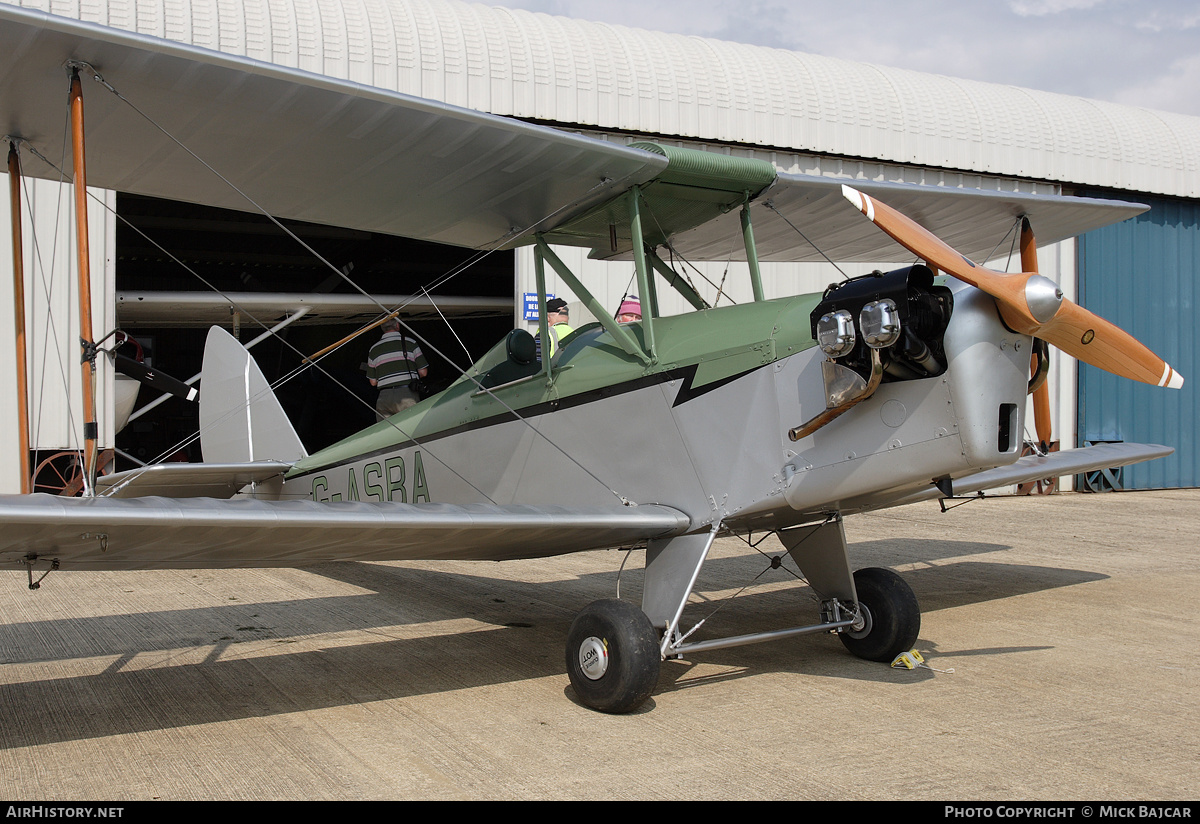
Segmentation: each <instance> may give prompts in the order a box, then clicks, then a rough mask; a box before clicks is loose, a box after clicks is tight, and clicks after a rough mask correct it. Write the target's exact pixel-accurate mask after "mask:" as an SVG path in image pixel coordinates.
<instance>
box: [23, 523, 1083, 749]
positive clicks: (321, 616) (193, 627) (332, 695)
mask: <svg viewBox="0 0 1200 824" xmlns="http://www.w3.org/2000/svg"><path fill="white" fill-rule="evenodd" d="M892 543H894V542H892ZM952 543H953V546H952V547H946V548H945V551H946V552H949V551H951V549H953V550H954V551H955V552H957V554H959V555H963V554H969V553H963V552H962V551H961V549H962V545H961V544H960V543H958V542H952ZM937 544H938V542H936V541H934V542H921V546H922V547H923V549H924V550H925V554H926V557H928V555H929V550H930V548H931V547H933V548H934V549H935V550H936V549H937V546H936V545H937ZM994 549H995V547H991V546H989V547H988V548H987V549H984V550H980V551H994ZM945 557H950V556H948V555H947V556H945ZM633 563H640V560H639V559H634V560H633ZM765 563H766V561H765V559H764V558H763V557H762V556H758V555H739V556H735V557H720V558H714V559H713V560H712V561H710V563H709V564H707V565H706V566H705V568H704V570H703V572H702V574H701V578H700V581H699V584H698V587H697V600H698V602H697V603H693V604H691V605H689V607H688V609H687V610H686V611H685V617H684V623H685V626H691V625H692V623H694V622H695V621H696V620H698V619H699V618H701V617H705V616H706V615H708V614H709V613H711V612H713V610H715V609H717V608H718V606H719V604H720V600H721V599H723V598H725V597H726V596H727V595H728V594H730V592H731V591H736V590H737V588H738V587H740V586H741V585H742V584H743V583H746V582H749V581H751V580H752V579H753V578H754V576H755V575H757V574H758V573H759V572H760V571H761V570H762V569H763V567H764V565H765ZM618 564H619V559H618V558H617V556H616V555H615V554H614V558H613V564H612V567H611V569H612V571H610V572H603V573H587V574H583V575H579V576H577V577H567V578H565V579H562V580H554V581H542V582H536V583H530V582H525V581H519V580H509V579H502V578H493V577H487V576H484V575H474V574H467V573H462V572H447V571H444V570H434V569H425V568H422V567H415V566H393V565H387V564H364V563H340V564H326V565H322V566H319V567H313V568H312V569H311V571H312V572H315V573H317V574H320V575H323V576H327V577H329V578H331V579H335V580H339V581H343V582H346V583H348V584H353V585H355V586H357V587H362V588H366V589H369V590H372V591H373V593H374V594H370V595H362V594H355V595H346V596H336V597H328V598H315V599H312V598H310V599H304V600H297V601H279V602H263V603H252V604H247V603H239V604H237V605H233V606H228V607H227V606H220V607H205V608H198V609H189V610H165V611H161V612H148V613H139V614H127V615H110V616H97V617H86V618H64V619H57V620H53V621H44V622H39V623H37V624H7V625H3V626H0V653H2V654H3V655H4V658H5V661H6V662H8V663H12V662H26V663H29V662H37V661H40V660H48V661H57V660H72V659H78V658H84V657H88V656H114V655H115V656H118V657H117V659H116V660H115V661H114V662H113V663H112V664H111V665H110V666H109V667H108V668H107V669H106V670H105V671H103V672H99V673H96V674H92V675H82V676H74V677H64V678H50V679H43V680H26V681H23V682H19V683H8V684H3V685H0V706H3V707H5V709H6V714H7V716H8V718H9V722H8V723H6V724H5V725H3V726H0V745H2V746H3V747H5V748H10V747H21V746H30V745H33V744H39V743H48V742H55V741H66V740H76V739H86V738H94V737H105V736H110V735H117V734H125V733H130V732H137V731H145V730H154V729H162V728H170V727H180V726H186V725H194V724H205V723H211V722H217V721H228V720H233V719H238V718H245V717H254V716H263V715H273V714H282V713H290V712H297V711H306V710H313V709H320V708H324V707H330V706H343V705H347V704H355V703H365V702H370V701H378V700H390V699H397V698H403V697H406V696H417V695H427V694H434V693H438V692H443V691H449V690H460V689H464V688H472V687H479V686H484V685H490V684H497V683H508V682H515V681H522V680H526V679H531V678H540V677H545V676H562V677H564V679H565V675H564V666H563V658H562V656H563V644H564V643H565V640H566V634H567V630H568V629H569V627H570V623H571V620H572V619H573V616H574V614H575V613H576V612H577V611H578V610H579V609H580V608H582V607H583V606H584V605H585V604H587V603H588V602H590V601H592V600H595V599H598V598H609V597H613V589H614V583H615V581H616V574H615V570H616V567H617V565H618ZM461 566H462V568H470V567H471V566H474V565H468V564H462V565H461ZM773 573H774V574H776V575H780V576H782V575H783V573H781V572H780V571H778V570H774V571H773ZM1104 577H1105V576H1103V575H1099V574H1096V573H1093V572H1088V571H1083V570H1072V569H1060V568H1048V567H1036V566H1029V565H1020V564H1003V563H990V562H980V561H954V562H944V563H941V564H938V565H931V566H929V567H926V568H919V569H916V570H911V571H908V572H905V578H906V580H908V582H909V583H910V585H911V586H912V587H913V589H914V591H915V592H916V594H917V597H918V599H919V600H920V601H921V602H922V606H923V609H924V611H926V612H929V611H933V610H939V609H948V608H952V607H956V606H962V605H966V604H972V603H980V602H985V601H989V600H994V599H997V598H1007V597H1011V596H1014V595H1021V594H1026V593H1030V592H1037V591H1042V590H1046V589H1052V588H1055V587H1063V586H1071V585H1073V584H1078V583H1085V582H1089V581H1095V580H1099V579H1102V578H1104ZM640 578H641V575H640V573H639V572H638V570H636V569H633V570H627V571H626V574H625V576H624V578H623V580H622V592H621V594H622V597H624V598H626V599H632V600H636V599H640V596H641V592H640ZM775 580H777V581H783V580H791V581H793V582H795V579H794V578H793V577H791V576H787V577H786V578H785V577H779V578H777V579H775ZM718 596H719V597H718ZM248 612H249V613H250V614H251V617H250V619H249V623H248V622H247V615H248ZM464 617H466V618H468V619H473V620H474V622H475V625H474V626H473V627H472V628H469V629H465V630H464V629H459V628H454V629H453V630H450V631H446V630H435V632H436V633H437V634H431V635H427V636H423V637H419V638H413V637H396V636H397V635H399V634H406V635H407V634H410V633H402V631H401V630H398V629H396V628H398V627H406V626H417V625H423V624H430V625H432V624H435V623H437V622H442V621H461V619H463V618H464ZM816 620H817V614H816V605H815V603H814V601H813V599H812V596H811V591H810V590H809V589H808V588H807V587H804V586H802V585H800V584H799V583H798V582H795V585H794V586H788V587H782V588H781V587H773V588H769V589H766V590H763V591H756V590H753V589H751V590H747V591H745V592H743V593H742V594H741V595H739V596H738V597H737V598H735V599H734V600H733V601H732V602H731V603H729V604H728V605H727V606H726V607H722V608H720V610H719V612H717V614H716V615H714V616H713V617H712V618H710V619H709V621H708V622H707V623H706V625H705V626H704V627H703V628H702V629H701V630H700V631H699V632H697V633H696V635H695V636H693V638H692V640H701V639H702V638H704V637H720V636H726V635H739V634H745V633H752V632H759V631H766V630H773V629H781V628H784V627H789V626H796V625H808V624H813V623H816ZM338 633H354V637H353V638H352V639H346V640H342V639H333V640H330V641H328V642H327V645H326V646H325V647H323V648H321V649H318V650H313V649H311V648H309V647H310V646H311V642H306V641H304V642H303V643H305V644H306V647H305V648H303V649H300V648H297V649H293V650H289V649H287V646H288V645H291V644H295V643H301V642H302V639H303V638H304V636H309V635H316V636H323V637H322V641H323V642H324V638H325V637H330V636H334V635H336V634H338ZM362 633H367V634H368V635H372V634H374V635H375V637H377V638H378V640H374V641H372V640H365V641H364V640H363V639H362ZM31 640H34V641H36V643H35V644H30V643H28V642H29V641H31ZM248 640H249V641H254V642H255V646H254V647H253V648H250V647H245V648H242V649H243V650H245V652H240V651H239V645H240V644H241V643H242V642H244V641H248ZM270 643H277V644H279V645H280V648H279V650H278V651H272V650H269V649H267V650H266V651H264V650H263V645H264V644H270ZM205 647H209V648H210V651H209V653H208V655H207V656H206V657H205V658H204V659H203V660H201V661H197V660H196V656H195V654H194V651H195V650H196V649H197V648H199V649H203V648H205ZM22 649H24V650H25V652H26V654H20V653H19V651H20V650H22ZM918 649H922V650H923V651H930V647H929V645H928V644H924V643H923V642H922V643H919V644H918ZM174 650H183V651H184V652H183V653H181V655H184V654H186V653H187V651H193V652H192V654H190V655H187V658H188V661H189V662H188V663H179V664H171V663H170V662H166V663H165V664H164V663H163V662H161V661H156V662H155V664H154V665H152V666H149V667H146V668H143V667H142V666H141V663H142V662H138V661H137V660H136V659H137V658H138V656H139V655H140V654H145V655H149V656H151V657H152V656H153V655H154V654H155V653H156V651H168V652H169V651H174ZM1014 651H1020V650H1019V649H1017V648H1012V649H1005V650H992V651H988V652H989V654H995V653H997V652H1014ZM977 652H979V653H980V654H982V653H984V652H985V651H977ZM160 654H161V653H160ZM956 654H959V653H956ZM696 657H697V659H698V662H700V663H704V664H708V665H715V666H716V667H717V668H718V670H719V671H717V672H713V671H711V668H710V667H705V668H704V671H703V672H700V673H696V672H695V671H694V670H695V668H696V664H697V662H691V661H687V662H679V661H670V662H667V664H665V665H664V668H663V676H662V678H661V679H660V683H659V689H658V692H659V693H662V692H664V691H667V690H679V689H690V688H694V687H697V686H701V685H703V684H705V683H711V682H712V681H714V680H725V679H728V678H737V677H742V676H744V675H747V674H751V673H754V672H763V671H781V670H782V671H788V672H795V673H799V674H808V675H816V676H828V677H837V678H850V679H859V680H874V681H878V680H892V679H896V678H903V679H904V680H905V681H912V680H914V678H917V679H920V678H923V677H926V676H929V675H931V673H928V672H924V673H922V672H908V671H893V670H890V669H888V668H886V667H883V666H881V665H880V664H877V663H871V662H866V661H861V660H859V659H857V658H854V657H853V656H851V655H849V653H847V652H845V651H844V650H842V649H841V645H840V644H839V643H838V642H837V641H836V640H833V639H830V638H829V637H828V635H827V634H825V633H817V634H811V635H804V636H799V637H796V638H793V639H790V640H787V641H781V642H776V643H768V644H760V645H754V646H746V647H736V648H731V649H724V650H713V651H710V652H706V653H703V654H700V655H697V656H696ZM479 661H487V662H488V664H487V666H477V665H475V662H479ZM564 685H565V680H564ZM566 692H567V694H568V697H572V696H571V690H570V687H569V686H568V687H566ZM181 696H186V700H182V699H181ZM647 706H648V707H652V706H653V704H652V702H651V703H650V704H648V705H647Z"/></svg>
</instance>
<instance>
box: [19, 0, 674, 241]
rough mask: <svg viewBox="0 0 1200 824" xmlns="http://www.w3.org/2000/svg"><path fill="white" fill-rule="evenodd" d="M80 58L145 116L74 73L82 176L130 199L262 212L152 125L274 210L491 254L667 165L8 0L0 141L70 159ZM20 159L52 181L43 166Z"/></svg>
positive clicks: (534, 128)
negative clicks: (13, 140) (82, 127)
mask: <svg viewBox="0 0 1200 824" xmlns="http://www.w3.org/2000/svg"><path fill="white" fill-rule="evenodd" d="M72 60H73V61H82V62H86V63H87V64H89V65H91V66H93V67H94V68H95V70H96V71H97V72H99V73H100V74H101V75H103V77H104V79H105V81H106V82H108V83H109V84H111V85H112V86H113V87H114V88H115V89H116V90H117V91H119V92H120V93H121V94H122V95H123V96H124V97H125V98H127V99H128V100H129V101H130V103H132V104H134V105H136V106H137V108H138V110H140V111H141V112H144V113H145V115H146V117H143V116H142V115H141V114H139V113H138V112H137V111H135V110H134V109H133V108H132V107H131V106H130V105H128V104H126V103H124V102H122V101H121V100H119V99H118V98H117V97H116V96H115V95H113V94H112V93H110V92H108V91H107V90H106V89H105V88H104V86H102V85H100V84H99V83H92V82H90V77H88V76H87V75H86V74H84V75H81V76H82V79H83V80H84V81H85V84H86V85H85V92H84V94H85V95H86V97H87V100H86V110H87V114H86V121H87V130H86V131H87V146H88V170H87V171H88V184H89V185H92V186H99V187H101V188H106V189H115V190H117V191H122V192H133V193H136V194H144V195H151V196H155V197H164V198H171V199H174V200H182V201H187V202H191V203H204V204H207V205H210V206H220V207H224V208H229V209H238V210H241V211H256V209H255V208H254V206H253V205H252V204H251V203H249V202H248V201H247V200H246V199H245V198H243V197H242V196H241V195H239V194H238V193H237V192H236V191H234V190H233V189H232V188H231V187H230V186H229V185H228V184H227V183H225V182H224V181H222V180H221V179H220V178H219V177H218V176H217V175H216V174H214V173H213V172H211V171H209V170H207V169H206V168H204V166H203V165H201V164H200V163H199V162H198V161H197V160H196V159H195V158H193V157H192V156H191V155H190V154H189V153H188V152H187V151H185V150H184V149H183V148H182V147H180V146H179V145H178V144H176V143H175V142H173V141H172V140H171V139H170V138H169V137H168V136H167V135H166V134H164V132H163V131H160V130H159V128H158V127H157V126H156V125H154V124H158V125H161V126H162V128H163V129H164V130H165V131H166V132H169V133H170V134H171V135H173V136H175V137H176V138H178V139H179V140H180V141H182V142H183V143H184V144H185V145H186V146H187V147H188V148H189V149H191V150H192V151H194V152H195V153H196V154H198V155H199V156H200V157H202V158H204V159H205V160H206V161H207V162H208V163H209V164H211V165H212V166H213V167H214V168H215V169H217V170H218V171H220V173H221V174H222V175H223V176H224V177H225V178H227V179H228V180H229V181H232V182H233V183H235V184H236V185H237V186H238V187H239V188H240V189H242V190H243V191H244V192H246V194H247V195H249V196H250V197H251V198H253V199H254V201H255V202H257V203H258V204H260V205H261V206H262V207H263V208H264V209H266V210H267V211H268V212H270V213H271V214H273V215H275V216H277V217H287V218H293V219H296V220H305V221H312V222H315V223H325V224H333V225H337V226H344V227H349V228H355V229H362V230H366V231H378V232H385V233H389V234H394V235H403V236H406V237H414V238H421V239H425V240H431V241H437V242H442V243H452V244H457V245H459V246H471V247H479V248H484V247H488V246H490V245H492V244H494V243H496V242H497V241H498V240H500V239H502V238H506V237H507V236H508V235H509V233H510V231H511V230H512V229H514V228H516V229H525V228H527V227H531V226H536V225H541V224H543V223H544V222H545V221H546V220H547V218H551V219H552V220H557V219H561V216H560V215H556V212H557V211H558V210H560V209H562V208H563V207H564V206H567V205H568V204H576V206H575V208H586V206H588V205H591V204H592V203H595V202H598V201H600V200H603V199H605V198H607V197H608V196H609V195H610V194H611V187H614V186H618V187H627V186H628V185H630V184H632V183H636V182H639V181H642V180H647V179H649V178H651V177H653V176H654V174H655V172H656V171H657V170H658V169H660V168H662V167H664V166H665V165H666V161H665V160H663V158H661V157H659V156H657V155H654V154H652V153H649V152H644V151H639V150H636V149H628V148H626V147H624V146H618V145H616V144H612V143H604V142H602V141H598V140H589V139H587V138H582V137H579V136H577V135H572V134H569V133H567V132H563V131H559V130H557V129H548V128H542V127H538V126H531V125H529V124H526V123H523V122H521V121H518V120H513V119H510V118H504V117H497V116H494V115H489V114H484V113H482V112H476V111H471V110H467V109H460V108H456V107H453V106H447V105H445V104H442V103H437V102H434V101H430V100H423V99H419V98H414V97H409V96H407V95H402V94H398V93H396V92H389V91H386V90H383V89H379V88H375V87H371V86H364V85H361V84H358V83H353V82H350V81H346V80H337V79H334V78H329V77H323V76H320V75H315V74H310V73H308V72H304V71H300V70H298V69H292V68H287V67H284V66H279V65H275V64H269V63H262V62H259V61H255V60H251V59H249V58H244V57H237V56H233V55H228V54H223V53H220V52H213V51H209V50H207V49H201V48H198V47H195V46H188V45H184V44H181V43H176V42H174V41H170V40H164V39H160V38H153V37H146V36H143V35H138V34H133V33H130V32H126V31H122V30H118V29H112V28H108V27H105V26H98V25H94V24H90V23H84V22H81V21H78V20H73V19H68V18H63V17H56V16H53V15H49V14H45V13H42V12H38V11H33V10H30V9H23V8H16V7H13V6H8V5H0V77H2V78H3V79H4V80H3V84H4V93H3V94H0V134H7V135H11V136H14V137H20V138H23V139H25V140H28V141H29V142H30V143H31V144H33V145H34V146H35V147H36V148H37V149H38V150H39V151H41V152H42V154H44V155H46V156H47V157H49V158H53V159H55V160H57V159H58V158H60V157H62V156H63V154H62V147H63V140H64V131H65V130H64V122H65V120H64V115H65V111H66V110H65V103H66V91H67V77H66V75H65V74H64V72H63V66H64V64H65V63H66V62H67V61H72ZM147 118H150V119H152V120H153V121H154V123H151V122H150V120H148V119H147ZM26 157H27V158H28V156H26ZM23 166H24V171H25V172H26V173H27V174H30V175H34V176H39V177H48V178H52V179H57V178H58V173H57V172H56V171H54V170H53V169H50V168H48V167H47V166H45V165H44V164H43V163H41V162H40V161H36V160H32V159H26V160H25V161H24V163H23Z"/></svg>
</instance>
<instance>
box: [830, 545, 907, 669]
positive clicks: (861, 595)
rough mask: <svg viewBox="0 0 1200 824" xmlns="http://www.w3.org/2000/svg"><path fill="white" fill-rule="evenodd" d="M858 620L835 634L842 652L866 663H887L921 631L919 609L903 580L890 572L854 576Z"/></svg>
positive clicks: (878, 570) (876, 569) (862, 572)
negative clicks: (848, 651) (840, 641)
mask: <svg viewBox="0 0 1200 824" xmlns="http://www.w3.org/2000/svg"><path fill="white" fill-rule="evenodd" d="M854 589H855V590H856V591H857V592H858V610H859V613H858V620H857V621H856V622H855V623H854V624H853V625H852V626H850V627H848V628H847V629H845V630H843V631H842V632H840V633H839V636H840V637H841V639H842V643H843V644H845V645H846V649H848V650H850V651H851V652H852V653H854V654H855V655H857V656H858V657H859V658H865V659H867V660H868V661H891V660H892V659H893V658H895V657H896V656H897V655H899V654H900V653H902V652H906V651H908V650H910V649H912V648H913V645H915V644H916V643H917V635H918V634H920V632H921V608H920V606H918V605H917V596H916V595H914V594H913V591H912V589H911V588H910V587H909V586H908V584H906V583H904V579H903V578H901V577H900V576H899V575H897V574H896V573H894V572H892V571H891V570H890V569H883V568H882V567H869V568H867V569H860V570H859V571H858V572H856V573H854Z"/></svg>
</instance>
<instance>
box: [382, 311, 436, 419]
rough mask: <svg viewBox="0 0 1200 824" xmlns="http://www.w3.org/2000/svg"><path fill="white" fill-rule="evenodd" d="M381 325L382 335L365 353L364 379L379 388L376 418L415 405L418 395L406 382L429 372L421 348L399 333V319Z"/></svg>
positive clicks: (390, 319) (393, 413) (409, 382)
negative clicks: (366, 353) (365, 367)
mask: <svg viewBox="0 0 1200 824" xmlns="http://www.w3.org/2000/svg"><path fill="white" fill-rule="evenodd" d="M382 328H383V337H382V338H380V339H379V343H377V344H375V345H374V346H372V347H371V353H370V354H369V355H368V356H367V378H369V379H370V381H371V386H377V387H379V400H377V401H376V402H375V418H376V420H380V421H381V420H383V419H384V418H387V417H390V416H392V415H395V414H396V413H397V412H399V411H400V410H402V409H408V407H410V406H413V405H415V404H416V402H417V401H419V400H420V399H421V398H420V396H419V395H418V394H417V392H416V390H415V389H413V388H411V387H410V386H409V384H411V383H412V382H413V381H415V380H417V379H418V378H423V377H425V375H426V374H427V373H428V372H429V364H428V363H427V362H426V361H425V356H424V355H423V354H421V347H420V346H418V345H417V342H416V341H415V340H413V339H412V338H406V337H404V335H402V334H400V321H398V320H396V319H395V318H388V319H387V320H386V321H384V322H383V326H382Z"/></svg>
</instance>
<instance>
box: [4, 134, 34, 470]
mask: <svg viewBox="0 0 1200 824" xmlns="http://www.w3.org/2000/svg"><path fill="white" fill-rule="evenodd" d="M8 192H9V201H10V204H11V212H10V213H11V215H12V247H13V320H14V321H15V323H14V327H15V328H14V329H13V332H14V337H15V338H16V352H14V353H13V354H14V355H15V357H16V360H17V441H18V443H17V460H18V461H20V467H19V471H20V475H21V492H22V493H28V492H29V485H30V481H31V479H30V477H29V401H28V399H27V398H26V395H27V394H28V384H29V381H28V378H27V377H26V375H25V252H24V250H23V248H22V246H21V161H20V158H19V157H18V156H17V144H16V141H12V142H10V143H9V144H8Z"/></svg>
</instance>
